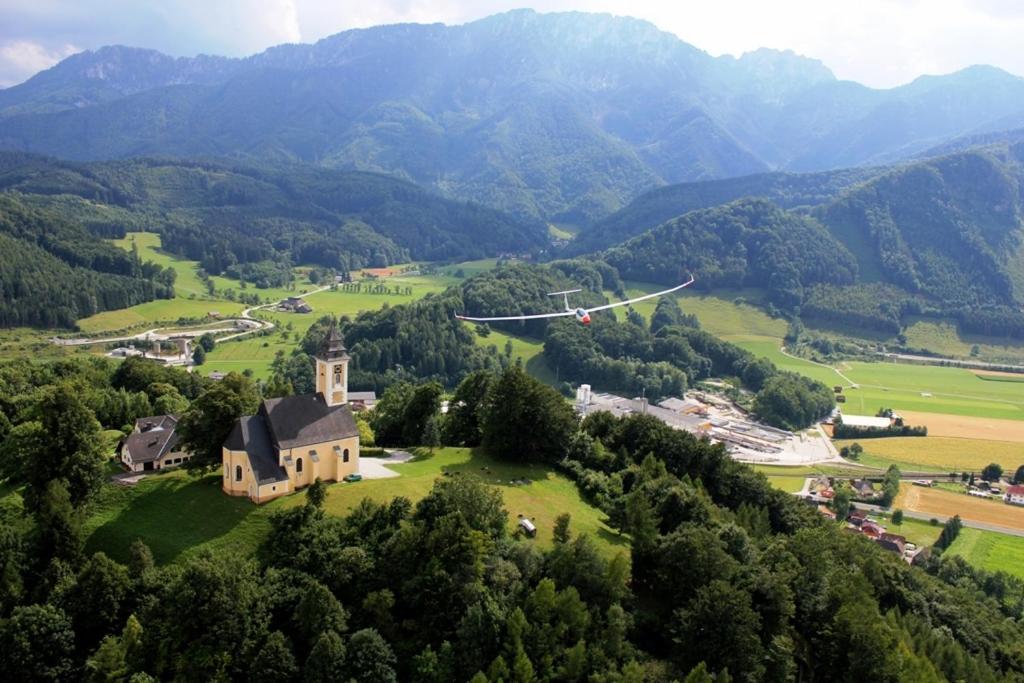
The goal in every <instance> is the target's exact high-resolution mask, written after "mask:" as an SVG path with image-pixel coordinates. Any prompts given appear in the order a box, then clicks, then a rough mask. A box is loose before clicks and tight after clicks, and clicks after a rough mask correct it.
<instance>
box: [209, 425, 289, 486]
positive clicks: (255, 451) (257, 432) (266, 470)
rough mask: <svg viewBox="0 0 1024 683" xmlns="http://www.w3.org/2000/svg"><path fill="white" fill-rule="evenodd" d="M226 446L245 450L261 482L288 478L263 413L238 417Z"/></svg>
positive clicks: (231, 449) (235, 449) (257, 478)
mask: <svg viewBox="0 0 1024 683" xmlns="http://www.w3.org/2000/svg"><path fill="white" fill-rule="evenodd" d="M224 447H225V448H227V449H228V450H229V451H245V452H246V454H247V455H248V456H249V465H250V466H251V467H252V471H253V475H254V476H255V477H256V481H257V483H259V484H269V483H271V482H275V481H284V480H286V479H288V473H287V472H285V471H284V468H283V467H281V466H280V465H278V464H277V452H276V451H275V450H274V445H273V444H272V443H271V440H270V433H269V431H268V430H267V424H266V422H265V421H264V419H263V416H262V415H245V416H243V417H240V418H238V421H237V422H235V426H234V428H233V429H232V430H231V433H230V434H229V435H228V438H227V441H225V442H224Z"/></svg>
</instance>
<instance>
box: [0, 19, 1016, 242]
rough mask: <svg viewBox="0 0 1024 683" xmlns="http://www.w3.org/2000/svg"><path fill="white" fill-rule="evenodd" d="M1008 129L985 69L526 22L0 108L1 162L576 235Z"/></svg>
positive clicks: (43, 89)
mask: <svg viewBox="0 0 1024 683" xmlns="http://www.w3.org/2000/svg"><path fill="white" fill-rule="evenodd" d="M1022 122H1024V80H1022V79H1020V78H1018V77H1016V76H1013V75H1010V74H1008V73H1006V72H1003V71H1001V70H999V69H995V68H992V67H972V68H970V69H966V70H964V71H961V72H958V73H955V74H951V75H947V76H928V77H922V78H919V79H917V80H915V81H914V82H913V83H910V84H908V85H906V86H903V87H900V88H894V89H891V90H874V89H871V88H867V87H865V86H862V85H859V84H856V83H852V82H845V81H838V80H836V79H835V78H834V76H833V75H832V73H831V72H830V71H829V70H828V69H827V68H825V67H824V66H823V65H822V64H821V63H820V62H817V61H815V60H812V59H807V58H804V57H799V56H796V55H794V54H792V53H789V52H777V51H773V50H758V51H756V52H753V53H750V54H747V55H744V56H743V57H741V58H739V59H735V58H732V57H720V58H715V57H711V56H710V55H708V54H707V53H705V52H702V51H701V50H699V49H697V48H695V47H693V46H691V45H688V44H686V43H684V42H683V41H681V40H679V39H678V38H676V37H675V36H673V35H672V34H669V33H666V32H662V31H659V30H658V29H657V28H656V27H655V26H653V25H651V24H650V23H647V22H644V21H640V20H635V19H628V18H615V17H611V16H608V15H598V14H580V13H564V14H537V13H535V12H532V11H529V10H521V11H514V12H509V13H506V14H501V15H496V16H493V17H489V18H486V19H483V20H480V21H476V22H473V23H470V24H466V25H462V26H443V25H439V24H434V25H395V26H382V27H377V28H372V29H365V30H353V31H346V32H344V33H339V34H337V35H335V36H332V37H329V38H326V39H324V40H322V41H320V42H318V43H316V44H313V45H282V46H278V47H275V48H271V49H269V50H267V51H265V52H263V53H260V54H258V55H254V56H252V57H248V58H245V59H228V58H222V57H207V56H201V57H197V58H192V59H185V58H178V59H175V58H171V57H168V56H165V55H162V54H159V53H156V52H153V51H150V50H144V49H135V48H125V47H107V48H102V49H100V50H97V51H95V52H86V53H82V54H79V55H75V56H73V57H70V58H68V59H66V60H64V61H63V62H61V63H60V64H58V65H57V66H55V67H53V68H52V69H49V70H47V71H45V72H42V73H40V74H38V75H37V76H35V77H34V78H32V79H30V80H29V81H27V82H26V83H24V84H22V85H19V86H16V87H13V88H9V89H7V90H3V91H0V147H3V148H7V149H19V150H26V151H34V152H41V153H46V154H52V155H55V156H60V157H64V158H70V159H78V160H100V159H111V158H121V157H131V156H142V155H171V156H242V157H251V158H255V159H263V160H288V161H301V162H310V163H314V164H318V165H322V166H328V167H332V168H338V169H358V170H370V171H378V172H384V173H389V174H393V175H397V176H400V177H403V178H406V179H409V180H412V181H414V182H416V183H418V184H421V185H423V186H426V187H429V188H433V189H434V190H436V191H438V192H440V193H441V194H443V195H445V196H448V197H451V198H458V199H465V200H473V201H476V202H480V203H483V204H486V205H489V206H492V207H495V208H500V209H504V210H508V211H511V212H514V213H518V214H525V215H529V216H533V217H541V218H544V219H546V220H551V221H555V222H568V223H577V224H586V223H590V222H592V221H594V220H596V219H599V218H602V217H604V216H607V215H608V214H610V213H612V212H613V211H615V210H616V209H618V208H620V207H621V206H623V205H624V204H626V203H627V202H628V201H630V200H631V199H633V198H634V197H636V196H637V195H639V194H640V193H641V192H643V191H645V190H649V189H651V188H654V187H657V186H660V185H664V184H668V183H678V182H683V181H695V180H706V179H715V178H728V177H733V176H740V175H746V174H751V173H758V172H764V171H769V170H775V169H783V170H789V171H817V170H828V169H836V168H842V167H851V166H860V165H878V164H882V163H888V162H892V161H895V160H900V159H904V158H909V157H913V156H914V155H919V154H921V153H923V152H925V151H926V150H929V149H931V148H934V147H936V146H938V145H943V144H945V143H947V142H949V141H951V140H954V139H960V138H963V137H964V136H972V135H978V134H985V133H988V132H991V131H994V130H1001V129H1004V128H1012V127H1017V126H1020V124H1021V123H1022Z"/></svg>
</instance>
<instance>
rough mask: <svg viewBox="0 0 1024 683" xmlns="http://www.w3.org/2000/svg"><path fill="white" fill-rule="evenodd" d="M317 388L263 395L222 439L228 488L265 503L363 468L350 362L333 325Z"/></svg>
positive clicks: (233, 493)
mask: <svg viewBox="0 0 1024 683" xmlns="http://www.w3.org/2000/svg"><path fill="white" fill-rule="evenodd" d="M315 360H316V393H313V394H305V395H302V396H285V397H283V398H268V399H265V400H264V401H263V402H262V403H261V404H260V407H259V410H258V411H257V413H256V414H255V415H246V416H244V417H240V418H239V419H238V420H237V421H236V422H235V425H234V427H233V428H232V430H231V433H230V434H229V435H228V438H227V440H226V441H225V442H224V447H223V462H224V484H223V488H224V492H225V493H227V494H228V495H231V496H248V497H249V499H250V500H252V501H253V502H254V503H265V502H267V501H268V500H273V499H274V498H277V497H278V496H283V495H286V494H288V493H291V492H292V491H295V490H297V489H299V488H302V487H303V486H308V485H309V484H312V483H313V482H315V481H316V480H317V478H318V477H319V478H320V479H323V480H324V481H340V480H342V479H343V478H344V477H345V476H347V475H349V474H353V473H355V472H358V471H359V429H358V428H357V426H356V422H355V418H354V417H353V415H352V409H351V408H350V407H349V405H348V361H349V355H348V352H347V351H346V349H345V344H344V341H343V340H342V337H341V333H340V332H339V331H338V329H337V328H333V329H332V330H331V332H330V334H329V335H328V337H327V339H326V341H325V342H324V345H323V346H322V347H321V349H320V351H319V352H318V353H317V354H316V356H315Z"/></svg>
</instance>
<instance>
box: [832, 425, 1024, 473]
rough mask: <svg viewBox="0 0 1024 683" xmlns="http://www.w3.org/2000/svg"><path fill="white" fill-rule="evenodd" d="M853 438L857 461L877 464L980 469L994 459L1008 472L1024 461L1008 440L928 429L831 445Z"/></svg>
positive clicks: (1019, 449) (938, 469)
mask: <svg viewBox="0 0 1024 683" xmlns="http://www.w3.org/2000/svg"><path fill="white" fill-rule="evenodd" d="M855 442H856V443H859V444H860V445H861V446H862V447H863V448H864V454H863V455H862V456H861V462H863V464H865V465H869V466H874V467H880V468H885V467H888V466H889V465H890V464H893V463H895V464H897V465H898V466H900V467H901V468H903V469H908V468H915V469H925V470H934V471H936V472H960V471H964V470H972V471H980V470H981V469H983V468H984V467H985V466H986V465H988V464H989V463H992V462H996V463H999V464H1000V465H1002V466H1003V469H1005V470H1008V471H1011V472H1012V471H1013V470H1015V469H1016V468H1017V467H1018V466H1019V465H1021V464H1024V446H1022V445H1021V444H1020V443H1014V442H1012V441H993V440H983V439H971V438H956V437H943V436H931V433H930V432H929V436H923V437H888V438H884V439H860V440H858V439H845V440H837V441H835V445H836V448H842V447H843V446H850V445H852V444H853V443H855Z"/></svg>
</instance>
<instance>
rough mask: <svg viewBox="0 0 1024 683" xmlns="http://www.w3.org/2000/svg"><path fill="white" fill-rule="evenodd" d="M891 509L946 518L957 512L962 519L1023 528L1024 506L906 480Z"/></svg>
mask: <svg viewBox="0 0 1024 683" xmlns="http://www.w3.org/2000/svg"><path fill="white" fill-rule="evenodd" d="M893 508H902V509H904V510H911V511H913V512H919V513H924V514H930V515H943V516H949V517H952V516H953V515H960V517H961V518H962V519H964V520H970V521H972V522H978V523H981V524H990V525H993V526H998V527H1002V528H1005V529H1015V530H1019V531H1024V507H1016V506H1013V505H1007V504H1006V503H1004V502H1002V501H1001V500H990V499H985V498H975V497H973V496H968V495H966V494H963V493H953V492H952V491H944V490H942V489H933V488H925V487H922V486H914V485H912V484H908V483H903V484H901V485H900V493H899V495H898V496H897V497H896V500H895V501H894V502H893Z"/></svg>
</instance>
